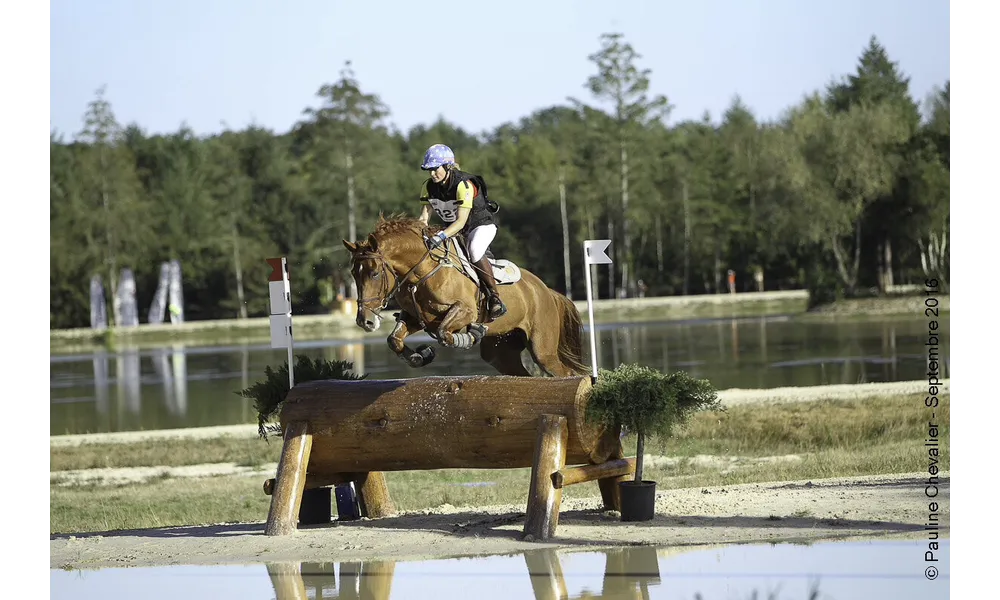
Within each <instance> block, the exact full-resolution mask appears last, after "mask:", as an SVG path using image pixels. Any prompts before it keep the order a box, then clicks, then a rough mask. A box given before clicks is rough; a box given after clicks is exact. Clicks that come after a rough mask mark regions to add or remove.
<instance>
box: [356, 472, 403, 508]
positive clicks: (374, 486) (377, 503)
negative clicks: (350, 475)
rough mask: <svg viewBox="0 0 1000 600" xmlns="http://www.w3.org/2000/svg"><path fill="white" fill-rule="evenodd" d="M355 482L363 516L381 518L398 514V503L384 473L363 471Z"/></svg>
mask: <svg viewBox="0 0 1000 600" xmlns="http://www.w3.org/2000/svg"><path fill="white" fill-rule="evenodd" d="M354 482H355V483H354V487H355V489H357V490H358V506H359V508H360V509H361V516H362V517H368V518H369V519H381V518H382V517H391V516H393V515H395V514H396V505H395V504H393V502H392V498H391V497H390V496H389V484H387V483H386V481H385V475H384V474H382V473H380V472H378V471H373V472H371V473H361V474H360V475H359V476H357V477H355V479H354Z"/></svg>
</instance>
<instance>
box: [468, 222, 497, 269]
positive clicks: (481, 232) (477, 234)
mask: <svg viewBox="0 0 1000 600" xmlns="http://www.w3.org/2000/svg"><path fill="white" fill-rule="evenodd" d="M496 236H497V226H496V224H492V223H491V224H489V225H480V226H479V227H476V228H475V229H473V230H472V231H470V232H469V239H468V242H469V254H470V256H469V260H470V261H472V262H476V261H478V260H479V259H481V258H482V257H483V255H484V254H486V249H487V248H489V247H490V242H492V241H493V238H495V237H496Z"/></svg>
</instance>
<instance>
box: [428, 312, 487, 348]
mask: <svg viewBox="0 0 1000 600" xmlns="http://www.w3.org/2000/svg"><path fill="white" fill-rule="evenodd" d="M475 320H476V310H475V309H474V308H472V307H470V306H468V305H467V304H465V303H464V302H456V303H455V304H452V305H451V308H449V309H448V312H446V313H445V314H444V317H443V318H442V319H441V325H439V326H438V329H437V338H438V341H440V342H441V344H442V345H443V346H449V347H452V348H462V349H468V348H471V347H472V346H474V345H475V344H477V343H478V342H479V340H481V339H482V337H483V335H484V334H485V333H486V328H485V327H480V328H469V331H468V332H464V331H463V330H464V329H466V328H467V327H469V325H472V323H473V322H474V321H475Z"/></svg>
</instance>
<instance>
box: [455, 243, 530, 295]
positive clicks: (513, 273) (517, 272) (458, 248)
mask: <svg viewBox="0 0 1000 600" xmlns="http://www.w3.org/2000/svg"><path fill="white" fill-rule="evenodd" d="M448 250H449V254H452V255H453V256H455V257H456V258H457V259H458V263H459V265H461V271H462V273H464V274H465V276H466V277H468V278H469V279H471V280H472V282H473V283H475V284H476V285H477V286H478V285H480V284H479V273H478V271H477V270H476V267H475V266H473V264H472V263H471V262H470V261H469V251H468V249H467V248H466V245H465V238H464V237H463V236H461V235H456V236H454V237H453V238H451V239H449V240H448ZM486 259H487V260H488V261H489V263H490V266H492V267H493V279H494V280H495V281H496V282H497V285H498V286H501V285H511V284H514V283H517V282H518V281H520V280H521V269H520V268H519V267H518V266H517V265H515V264H514V263H513V262H511V261H509V260H507V259H505V258H496V257H495V256H494V255H493V252H492V251H490V250H487V251H486ZM453 262H454V259H453ZM453 266H455V267H456V268H458V266H457V265H453Z"/></svg>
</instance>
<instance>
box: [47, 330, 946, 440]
mask: <svg viewBox="0 0 1000 600" xmlns="http://www.w3.org/2000/svg"><path fill="white" fill-rule="evenodd" d="M595 335H596V337H597V346H598V349H599V352H600V353H601V356H600V357H599V363H600V366H601V367H612V366H613V365H616V364H620V363H623V362H635V363H640V364H645V365H649V366H652V367H655V368H659V369H661V370H663V371H671V370H676V369H684V370H687V371H689V372H690V373H691V374H692V375H694V376H696V377H706V378H709V379H711V380H712V382H713V383H714V384H715V385H716V386H717V387H718V388H719V389H728V388H773V387H784V386H809V385H826V384H852V383H864V382H877V381H902V380H914V379H924V378H926V373H927V360H928V356H927V348H926V346H925V343H926V341H927V331H926V323H925V322H924V320H923V319H919V318H918V319H898V318H897V319H887V320H884V321H866V322H857V323H838V322H813V323H808V322H797V321H794V320H792V319H788V318H781V317H758V318H746V319H718V320H700V321H688V322H670V323H642V324H638V325H630V324H610V325H601V326H599V327H598V328H597V330H596V332H595ZM416 337H417V338H419V339H420V340H423V338H421V337H420V336H416ZM939 337H940V339H941V344H940V356H941V361H940V369H941V377H942V378H947V377H949V375H950V361H949V336H948V332H947V331H942V332H939ZM423 341H425V342H429V341H430V340H429V339H426V340H423ZM588 341H589V340H588ZM414 343H421V342H420V341H418V340H414ZM295 351H296V354H303V355H306V356H310V357H323V358H325V359H327V360H346V361H350V362H352V363H353V364H354V367H355V371H356V372H359V373H367V374H368V375H369V376H370V377H373V378H395V377H404V378H405V377H417V376H424V375H450V374H455V373H462V374H469V375H477V374H493V373H495V371H493V369H492V367H490V366H489V365H487V364H485V363H484V362H483V361H482V360H481V359H480V358H479V355H478V352H477V351H464V350H454V349H448V348H438V358H437V360H436V361H435V362H434V363H432V364H431V365H429V366H427V367H425V368H424V369H419V370H416V369H410V368H409V367H407V366H406V365H404V364H403V363H402V361H400V360H399V359H398V358H396V357H395V356H393V355H392V354H391V352H390V351H389V349H388V348H387V347H386V345H385V342H384V340H383V339H382V338H372V339H367V340H364V341H355V340H352V341H350V342H342V341H338V340H331V341H320V342H306V343H299V344H297V345H296V350H295ZM285 360H286V354H285V351H284V350H282V349H271V348H269V347H267V346H265V345H259V346H247V345H244V346H231V347H214V348H204V347H191V348H186V347H183V346H178V345H175V346H169V347H164V348H158V349H154V350H144V351H138V350H134V349H131V350H128V349H127V350H122V351H120V352H117V353H109V352H106V351H99V352H96V353H94V354H91V355H69V356H52V357H51V358H50V371H51V379H50V392H51V393H50V404H51V411H50V414H51V425H50V434H51V435H61V434H66V433H86V432H101V431H128V430H136V429H164V428H177V427H205V426H211V425H232V424H237V423H251V422H253V421H254V416H253V409H252V403H251V402H250V401H248V400H247V399H245V398H242V397H240V396H239V395H238V392H239V390H242V389H245V388H247V387H249V386H250V385H251V384H252V383H253V382H255V381H257V380H259V379H260V378H261V376H262V375H263V373H264V367H265V366H267V365H279V364H282V363H283V362H284V361H285ZM589 361H590V357H589V343H587V344H585V362H587V363H589Z"/></svg>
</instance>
